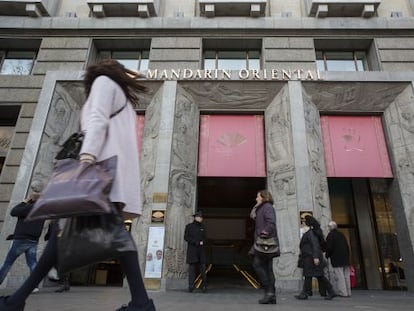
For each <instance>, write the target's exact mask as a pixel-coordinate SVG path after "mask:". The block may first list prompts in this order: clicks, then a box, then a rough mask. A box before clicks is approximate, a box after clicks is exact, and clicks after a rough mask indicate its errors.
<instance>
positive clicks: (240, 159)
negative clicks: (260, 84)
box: [198, 115, 266, 177]
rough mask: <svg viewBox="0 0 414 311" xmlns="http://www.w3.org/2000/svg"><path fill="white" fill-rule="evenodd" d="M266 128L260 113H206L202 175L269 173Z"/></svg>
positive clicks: (202, 123)
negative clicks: (265, 143)
mask: <svg viewBox="0 0 414 311" xmlns="http://www.w3.org/2000/svg"><path fill="white" fill-rule="evenodd" d="M263 131H264V130H263V116H260V115H250V116H234V115H202V116H201V117H200V145H199V166H198V176H216V177H218V176H220V177H240V176H244V177H264V176H266V175H265V155H264V133H263Z"/></svg>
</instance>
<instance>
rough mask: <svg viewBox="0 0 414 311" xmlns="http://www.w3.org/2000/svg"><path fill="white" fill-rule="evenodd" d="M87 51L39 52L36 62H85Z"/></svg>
mask: <svg viewBox="0 0 414 311" xmlns="http://www.w3.org/2000/svg"><path fill="white" fill-rule="evenodd" d="M87 56H88V50H87V49H84V50H70V49H68V50H50V49H44V50H40V51H39V54H38V55H37V61H38V62H41V61H45V62H81V61H86V59H87Z"/></svg>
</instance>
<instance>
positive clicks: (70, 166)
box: [27, 156, 117, 220]
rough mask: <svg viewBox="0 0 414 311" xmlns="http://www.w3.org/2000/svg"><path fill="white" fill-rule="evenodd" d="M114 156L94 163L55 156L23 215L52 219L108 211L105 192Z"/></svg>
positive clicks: (113, 166)
mask: <svg viewBox="0 0 414 311" xmlns="http://www.w3.org/2000/svg"><path fill="white" fill-rule="evenodd" d="M116 164H117V157H116V156H113V157H111V158H109V159H106V160H104V161H101V162H97V163H96V164H90V163H82V162H79V161H78V160H75V159H64V160H59V161H58V162H57V164H56V167H55V169H54V171H53V174H52V177H51V178H50V180H49V183H48V184H47V185H46V187H45V189H44V190H43V191H42V193H41V195H40V197H39V199H38V200H37V201H36V203H35V204H34V206H33V208H32V210H31V211H30V213H29V215H28V216H27V219H30V220H34V219H53V218H67V217H74V216H88V215H97V214H104V213H110V212H111V206H110V204H111V203H110V202H109V192H110V190H111V187H112V181H113V179H114V177H115V171H116Z"/></svg>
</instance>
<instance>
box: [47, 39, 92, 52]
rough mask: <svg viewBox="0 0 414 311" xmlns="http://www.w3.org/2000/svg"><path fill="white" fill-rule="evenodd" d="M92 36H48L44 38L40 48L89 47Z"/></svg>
mask: <svg viewBox="0 0 414 311" xmlns="http://www.w3.org/2000/svg"><path fill="white" fill-rule="evenodd" d="M91 40H92V38H76V37H63V38H62V37H47V38H43V40H42V44H41V45H40V49H87V48H89V45H90V43H91Z"/></svg>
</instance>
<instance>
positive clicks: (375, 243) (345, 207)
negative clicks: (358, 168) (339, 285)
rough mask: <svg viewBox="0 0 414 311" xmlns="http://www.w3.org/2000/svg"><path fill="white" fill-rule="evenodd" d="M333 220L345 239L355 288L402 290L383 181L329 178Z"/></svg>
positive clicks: (398, 261) (402, 269)
mask: <svg viewBox="0 0 414 311" xmlns="http://www.w3.org/2000/svg"><path fill="white" fill-rule="evenodd" d="M328 182H329V193H330V201H331V209H332V219H333V220H334V221H336V222H337V223H338V228H339V230H340V231H341V232H342V233H344V234H345V236H346V237H347V240H348V243H349V246H350V250H351V264H352V265H353V267H354V269H355V277H356V278H355V281H356V282H355V287H356V288H366V289H405V288H406V287H405V283H404V282H405V276H404V268H403V262H402V259H401V256H400V250H399V246H398V240H397V235H396V232H395V231H396V230H395V223H394V217H393V214H392V206H391V204H390V201H389V200H388V196H387V191H388V186H387V183H386V180H385V179H360V178H354V179H351V178H330V179H329V181H328Z"/></svg>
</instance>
